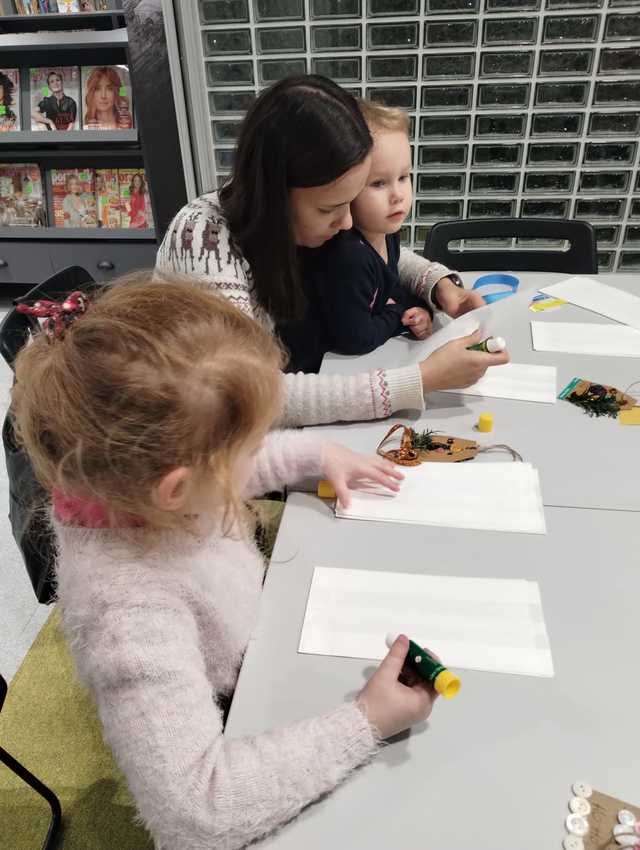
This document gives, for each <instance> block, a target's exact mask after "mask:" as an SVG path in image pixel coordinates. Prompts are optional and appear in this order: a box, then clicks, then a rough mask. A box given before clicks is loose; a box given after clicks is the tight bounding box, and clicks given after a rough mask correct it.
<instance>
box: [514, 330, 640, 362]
mask: <svg viewBox="0 0 640 850" xmlns="http://www.w3.org/2000/svg"><path fill="white" fill-rule="evenodd" d="M531 339H532V340H533V347H534V348H535V350H536V351H564V352H567V353H568V354H596V355H598V356H610V357H640V331H638V330H636V329H635V328H629V327H627V326H626V325H595V324H586V323H580V324H578V323H575V324H573V323H571V322H531Z"/></svg>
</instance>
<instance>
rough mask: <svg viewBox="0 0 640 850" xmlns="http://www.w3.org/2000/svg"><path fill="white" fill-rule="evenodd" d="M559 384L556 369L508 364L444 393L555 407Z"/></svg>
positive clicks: (491, 368)
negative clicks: (552, 405)
mask: <svg viewBox="0 0 640 850" xmlns="http://www.w3.org/2000/svg"><path fill="white" fill-rule="evenodd" d="M556 383H557V378H556V367H555V366H530V365H529V364H527V363H505V364H504V366H490V367H489V368H488V369H487V371H486V372H485V373H484V375H483V377H482V378H480V380H479V381H478V382H477V383H476V384H473V385H472V386H470V387H464V388H463V389H459V390H442V392H446V393H462V395H482V396H487V397H489V398H513V399H517V400H518V401H538V402H543V403H545V404H555V401H556V394H557V390H556Z"/></svg>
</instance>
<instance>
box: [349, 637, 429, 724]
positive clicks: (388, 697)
mask: <svg viewBox="0 0 640 850" xmlns="http://www.w3.org/2000/svg"><path fill="white" fill-rule="evenodd" d="M408 651H409V640H408V638H407V637H405V635H400V636H399V637H398V638H397V639H396V641H395V643H394V644H393V646H392V647H391V649H390V650H389V652H388V654H387V657H386V658H384V659H383V660H382V661H381V662H380V666H379V667H378V669H377V670H376V672H375V673H374V674H373V676H372V677H371V678H370V679H369V681H368V682H367V684H366V685H365V686H364V688H363V689H362V691H360V695H359V696H358V701H357V702H358V706H359V707H360V709H361V710H362V711H363V712H364V715H365V716H366V718H367V720H368V721H369V723H370V724H371V725H372V726H373V727H375V729H376V730H377V731H378V732H379V733H380V737H381V738H390V737H391V736H392V735H397V734H398V732H403V731H404V730H405V729H408V728H409V727H410V726H413V724H414V723H420V722H421V721H422V720H426V719H427V717H429V715H430V714H431V709H432V708H433V703H434V700H435V699H436V697H437V694H436V692H435V690H434V688H433V687H431V685H429V684H427V682H425V681H424V680H423V679H422V678H421V677H418V676H417V674H414V673H413V671H411V670H410V669H409V668H406V667H404V662H405V660H406V658H407V652H408ZM412 674H413V675H412ZM400 677H402V678H403V679H404V680H405V682H407V684H403V682H402V681H400Z"/></svg>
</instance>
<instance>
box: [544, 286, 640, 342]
mask: <svg viewBox="0 0 640 850" xmlns="http://www.w3.org/2000/svg"><path fill="white" fill-rule="evenodd" d="M540 291H541V292H546V293H547V295H553V296H555V297H556V298H564V300H565V301H570V302H571V303H572V304H576V305H577V306H578V307H583V308H584V309H585V310H591V311H592V312H593V313H599V314H600V315H601V316H607V317H608V318H609V319H613V320H614V321H616V322H622V324H623V325H630V326H631V327H632V328H636V329H637V330H640V298H638V296H637V295H630V294H629V293H628V292H622V291H621V290H620V289H615V288H614V287H613V286H607V285H606V284H604V283H600V282H599V281H597V280H593V279H592V278H590V277H570V278H568V280H563V281H561V282H560V283H554V284H552V285H551V286H544V287H542V289H541V290H540Z"/></svg>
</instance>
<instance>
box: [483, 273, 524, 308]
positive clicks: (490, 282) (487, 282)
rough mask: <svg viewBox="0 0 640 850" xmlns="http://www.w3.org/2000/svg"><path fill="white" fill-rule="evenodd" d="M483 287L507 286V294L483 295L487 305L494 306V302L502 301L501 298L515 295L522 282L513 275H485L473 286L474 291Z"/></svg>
mask: <svg viewBox="0 0 640 850" xmlns="http://www.w3.org/2000/svg"><path fill="white" fill-rule="evenodd" d="M483 286H506V287H508V289H507V290H506V292H490V293H489V294H488V295H483V296H482V297H483V298H484V301H485V303H486V304H492V303H493V302H494V301H500V299H501V298H508V297H509V296H510V295H513V294H514V293H515V292H516V291H517V289H518V287H519V286H520V281H519V279H518V278H517V277H515V276H514V275H512V274H484V275H482V277H479V278H478V279H477V280H476V282H475V283H474V284H473V286H472V289H481V288H482V287H483Z"/></svg>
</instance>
